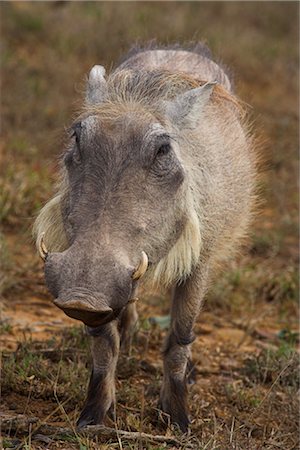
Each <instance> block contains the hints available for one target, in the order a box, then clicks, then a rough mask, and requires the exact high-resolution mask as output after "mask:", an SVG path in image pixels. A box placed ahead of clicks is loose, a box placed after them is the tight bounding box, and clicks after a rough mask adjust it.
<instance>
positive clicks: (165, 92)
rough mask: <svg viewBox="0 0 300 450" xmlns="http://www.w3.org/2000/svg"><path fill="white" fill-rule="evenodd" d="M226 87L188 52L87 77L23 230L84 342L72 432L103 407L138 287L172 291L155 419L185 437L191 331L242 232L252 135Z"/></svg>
mask: <svg viewBox="0 0 300 450" xmlns="http://www.w3.org/2000/svg"><path fill="white" fill-rule="evenodd" d="M243 117H244V115H243V112H242V107H241V104H240V102H239V101H238V100H237V99H236V97H235V96H234V94H233V92H232V88H231V82H230V80H229V78H228V76H227V75H226V73H225V72H224V70H223V69H222V68H221V67H219V65H217V64H216V63H215V62H213V61H212V59H211V57H210V56H209V55H208V54H207V51H206V50H205V49H204V47H203V46H202V45H197V46H196V47H195V48H194V49H191V50H184V49H180V48H178V47H176V48H175V49H174V48H173V49H170V48H168V49H163V48H152V49H150V48H148V49H144V50H143V49H139V50H136V51H133V52H131V54H129V56H127V58H125V59H124V60H123V62H122V63H121V64H120V65H119V66H118V67H117V68H116V69H115V70H113V71H112V73H111V74H110V75H109V76H107V77H106V76H105V69H104V68H103V67H102V66H95V67H93V68H92V70H91V71H90V74H89V77H88V81H87V90H86V100H85V102H84V107H83V110H82V113H81V114H80V116H79V117H78V119H77V120H76V121H75V123H73V125H72V126H71V135H70V137H69V144H68V146H67V149H66V150H65V152H64V155H63V164H62V165H63V167H62V175H61V183H60V188H59V190H58V193H57V195H56V196H55V197H54V198H53V199H52V200H50V201H49V202H48V203H47V204H46V206H45V207H44V208H43V209H42V211H41V212H40V215H39V216H38V218H37V220H36V223H35V235H36V238H37V246H38V249H39V251H40V254H41V256H42V258H43V259H44V260H45V278H46V283H47V285H48V288H49V290H50V291H51V293H52V294H53V296H54V303H55V304H56V305H57V306H58V307H59V308H61V309H62V310H63V311H64V312H65V313H66V314H67V315H68V316H70V317H73V318H75V319H78V320H81V321H82V322H84V323H85V324H86V326H87V330H88V333H89V334H90V335H91V336H92V346H91V347H92V358H93V369H92V374H91V378H90V384H89V389H88V395H87V400H86V403H85V405H84V408H83V411H82V413H81V415H80V418H79V420H78V426H79V427H83V426H85V425H87V424H100V423H102V422H103V420H104V418H105V416H106V414H107V413H112V412H113V410H114V405H115V382H114V378H115V369H116V364H117V358H118V353H119V347H120V342H122V340H124V341H126V340H127V339H128V337H129V336H130V330H132V329H133V327H134V326H135V324H136V321H137V312H136V305H135V302H134V298H135V295H136V289H137V287H138V285H139V284H140V282H143V283H146V284H147V285H151V284H152V285H153V284H154V285H161V286H163V287H165V288H166V287H167V288H172V292H173V300H172V306H171V325H170V330H169V333H168V337H167V339H166V342H165V346H164V350H163V361H164V376H163V382H162V387H161V393H160V405H161V408H162V410H163V411H164V412H165V413H167V414H169V415H170V418H171V421H172V422H173V423H176V424H178V425H179V426H180V428H181V430H182V431H186V430H187V428H188V424H189V416H188V406H187V380H186V378H187V366H188V364H189V358H190V351H191V344H192V342H193V341H194V334H193V326H194V323H195V320H196V318H197V315H198V313H199V310H200V306H201V302H202V299H203V297H204V295H205V293H206V291H207V288H208V285H209V282H210V281H211V279H212V275H213V274H214V272H215V269H216V268H217V267H218V266H219V265H220V263H221V262H222V261H223V260H225V259H226V258H228V257H229V256H232V254H233V251H234V250H235V249H236V248H237V244H238V243H239V242H240V241H241V238H243V237H244V236H245V234H246V231H247V227H248V224H249V221H250V219H251V215H252V211H253V206H254V203H255V193H254V190H255V172H256V169H255V167H256V161H255V152H254V149H253V148H254V146H253V140H252V139H251V137H250V133H249V129H247V125H246V123H245V121H244V119H243Z"/></svg>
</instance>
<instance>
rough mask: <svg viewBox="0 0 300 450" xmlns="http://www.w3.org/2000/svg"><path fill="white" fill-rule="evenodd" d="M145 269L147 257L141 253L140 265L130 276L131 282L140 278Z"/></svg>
mask: <svg viewBox="0 0 300 450" xmlns="http://www.w3.org/2000/svg"><path fill="white" fill-rule="evenodd" d="M147 267H148V256H147V255H146V253H145V252H142V257H141V260H140V263H139V265H138V266H137V268H136V269H135V271H134V273H133V274H132V278H133V280H138V279H139V278H141V277H142V276H143V275H144V274H145V272H146V270H147Z"/></svg>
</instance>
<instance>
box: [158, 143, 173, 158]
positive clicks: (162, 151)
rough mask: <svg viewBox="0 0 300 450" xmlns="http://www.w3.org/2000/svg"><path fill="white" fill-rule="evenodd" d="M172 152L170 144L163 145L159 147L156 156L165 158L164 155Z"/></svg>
mask: <svg viewBox="0 0 300 450" xmlns="http://www.w3.org/2000/svg"><path fill="white" fill-rule="evenodd" d="M170 150H171V145H170V144H163V145H161V146H160V147H159V149H158V151H157V154H156V156H163V155H167V154H168V153H169V152H170Z"/></svg>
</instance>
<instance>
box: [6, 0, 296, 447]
mask: <svg viewBox="0 0 300 450" xmlns="http://www.w3.org/2000/svg"><path fill="white" fill-rule="evenodd" d="M0 7H1V13H2V31H1V33H2V40H3V47H2V51H1V62H2V67H3V69H2V73H1V78H2V83H3V89H2V93H1V96H2V98H1V125H2V144H1V148H0V151H1V153H0V167H1V168H0V175H1V178H0V218H1V222H2V230H1V236H0V247H1V250H0V270H1V274H0V293H1V294H2V300H3V302H2V306H1V311H0V313H1V315H0V338H1V344H2V346H3V351H2V361H1V368H2V369H1V407H0V413H1V414H6V415H7V416H16V415H17V414H23V415H25V419H26V420H27V422H26V426H25V428H24V427H23V428H20V427H19V429H18V428H16V427H15V428H13V427H11V429H10V430H9V429H5V430H4V428H3V427H2V434H1V437H0V442H1V445H0V446H2V447H3V448H15V449H21V448H24V449H46V448H49V449H54V448H61V449H75V448H78V449H81V450H83V449H90V448H91V449H92V448H101V449H102V448H103V449H106V448H107V449H108V448H109V449H113V448H116V449H121V448H123V449H144V448H145V449H147V450H150V449H154V448H156V449H160V448H161V449H162V448H172V445H171V444H170V445H169V444H168V445H164V444H153V443H150V442H145V441H143V442H142V441H141V440H140V439H138V440H136V441H132V440H131V441H129V440H128V441H127V440H126V438H123V437H122V438H119V439H117V438H114V439H110V440H107V439H105V438H99V437H98V438H95V439H91V438H90V437H84V436H78V435H77V434H76V433H75V434H74V433H73V434H72V433H71V434H64V435H61V434H60V435H56V436H52V439H50V440H49V436H46V435H43V434H42V433H41V432H39V431H38V429H37V426H38V425H39V423H35V422H34V421H33V422H32V423H31V424H30V423H29V421H30V420H31V419H33V418H34V417H38V418H39V419H40V420H41V421H43V422H44V423H46V424H47V425H48V426H54V425H61V426H64V427H68V428H69V429H70V430H72V429H73V428H74V424H75V422H76V418H77V417H78V414H79V410H80V407H81V406H82V403H83V400H84V392H85V390H86V385H87V382H88V376H89V375H88V373H89V369H88V364H89V363H88V361H89V358H88V354H89V353H88V351H87V346H88V344H87V341H86V337H85V336H84V334H83V331H82V329H81V328H77V327H75V328H71V329H70V328H67V329H66V331H65V332H62V331H60V332H57V331H52V332H51V330H57V328H51V327H50V329H49V330H48V331H47V327H48V325H47V324H46V325H44V328H43V333H40V334H39V332H35V331H34V326H35V327H37V328H38V326H37V325H34V326H33V325H32V326H31V324H30V321H29V322H28V317H29V315H28V316H27V315H26V314H27V312H28V311H31V312H32V311H33V310H34V308H35V309H37V308H38V313H39V314H40V316H41V319H40V320H44V323H48V322H47V321H49V320H50V319H49V317H51V320H53V317H52V316H51V314H54V315H55V314H56V312H55V310H54V309H49V311H48V308H50V307H49V306H48V304H49V303H50V297H49V295H48V294H47V292H46V290H45V287H44V282H43V275H42V268H41V266H40V265H39V264H38V260H37V259H35V256H34V253H35V250H34V247H33V245H31V243H30V231H29V230H30V226H31V224H32V222H33V217H34V216H35V214H36V213H37V211H38V209H39V208H40V206H41V205H42V204H43V203H44V202H45V201H46V200H47V199H48V198H49V197H50V195H51V194H52V193H53V189H54V184H55V179H56V172H57V163H58V155H59V154H60V152H61V149H62V147H63V139H64V136H63V130H64V127H65V126H68V125H69V124H70V122H71V118H72V114H75V112H76V110H79V105H80V99H81V91H82V87H83V84H84V83H83V82H84V77H85V75H86V73H87V72H88V70H89V69H90V67H92V66H93V65H94V64H96V63H98V64H103V65H105V66H106V67H107V68H109V67H110V66H111V64H112V63H115V62H116V61H117V60H118V58H119V56H120V55H121V54H122V53H123V52H124V51H126V50H128V48H129V47H130V46H131V45H132V44H133V43H134V42H135V41H136V40H139V41H141V42H143V41H145V40H149V39H152V38H156V39H157V40H158V41H159V42H162V43H168V42H172V41H190V40H192V39H199V38H203V37H204V38H205V39H206V40H207V42H208V44H209V45H210V47H211V48H212V51H213V53H215V54H216V55H219V56H221V58H222V60H223V62H224V63H226V65H228V66H229V67H232V68H233V70H234V75H235V76H234V78H235V84H236V88H237V92H238V94H239V95H240V96H241V98H242V99H243V100H244V101H245V102H246V103H249V104H251V105H252V107H253V113H252V116H253V119H254V127H255V128H256V129H257V130H258V134H259V136H260V140H261V141H262V142H263V145H262V149H263V158H264V159H265V160H266V164H265V168H266V171H265V174H264V176H263V177H262V180H261V184H260V191H261V197H262V199H263V206H262V210H261V214H260V216H259V217H258V218H257V220H256V223H255V225H254V228H253V235H252V237H251V241H250V243H249V247H248V249H246V250H245V252H244V254H243V256H241V257H240V258H239V261H238V262H232V264H231V265H230V266H229V267H228V268H227V271H226V273H225V274H224V276H223V277H220V278H219V279H218V280H217V281H216V283H215V285H214V286H213V288H212V290H211V292H210V294H209V295H208V298H207V302H206V305H205V307H204V310H203V313H202V314H201V317H200V318H199V321H198V323H197V327H196V333H197V335H198V339H197V340H196V342H195V344H194V359H195V363H196V371H197V382H196V384H194V385H192V386H190V403H191V415H192V417H193V423H192V426H191V435H190V436H189V437H188V439H187V440H186V441H185V442H182V445H181V448H182V449H183V448H188V447H187V446H188V445H190V446H192V447H193V448H195V449H220V450H224V449H243V450H245V449H249V450H250V449H251V450H253V449H270V450H271V449H280V448H281V449H284V450H291V449H295V448H298V446H299V439H298V436H299V435H298V419H299V410H298V400H297V390H298V389H299V372H298V359H299V358H298V345H299V333H298V295H299V290H298V246H297V242H298V193H297V175H298V154H297V147H298V139H297V137H298V135H299V128H298V102H297V98H298V96H299V84H298V67H299V65H298V63H299V61H298V22H297V15H298V9H299V5H298V4H297V3H296V2H260V3H256V2H254V3H253V2H207V3H206V2H182V3H169V2H160V3H152V2H139V3H137V2H101V3H100V2H35V3H33V2H32V3H31V2H6V3H5V2H2V3H1V5H0ZM139 306H140V315H141V318H142V320H141V326H140V330H139V334H138V336H137V338H136V340H135V343H134V346H133V347H132V350H131V353H130V356H125V355H122V356H121V358H120V363H119V367H118V380H117V388H118V389H117V392H118V394H117V395H118V406H117V427H118V428H119V429H123V430H127V431H138V432H145V433H151V434H164V433H165V432H166V430H165V428H164V426H163V423H162V420H161V418H160V416H159V412H158V410H157V400H158V394H159V387H160V382H161V376H162V365H161V357H160V349H161V342H162V339H163V336H164V334H165V332H166V331H165V330H161V329H160V328H159V327H157V326H155V325H153V324H151V323H150V322H149V321H148V320H147V318H149V316H155V315H165V314H167V313H168V301H167V299H166V298H161V297H159V296H151V297H149V298H145V299H144V301H143V302H141V304H140V305H139ZM20 311H21V312H20ZM47 311H48V315H46V312H47ZM22 314H23V315H24V317H25V319H24V321H25V322H26V320H27V322H26V325H22V322H20V323H21V324H20V323H18V320H21V319H22V317H23V316H22ZM42 334H43V336H46V337H47V339H44V340H43V341H40V340H39V337H40V336H41V335H42ZM49 339H50V340H49ZM16 340H17V341H18V342H19V344H18V347H17V348H16V346H15V342H16ZM11 342H12V344H11V350H10V351H9V348H10V343H11ZM109 425H110V426H113V425H112V424H111V423H110V424H109ZM167 433H168V434H171V433H174V434H175V436H176V438H177V439H179V440H181V437H180V435H179V434H178V433H177V431H176V430H173V431H170V430H168V431H167Z"/></svg>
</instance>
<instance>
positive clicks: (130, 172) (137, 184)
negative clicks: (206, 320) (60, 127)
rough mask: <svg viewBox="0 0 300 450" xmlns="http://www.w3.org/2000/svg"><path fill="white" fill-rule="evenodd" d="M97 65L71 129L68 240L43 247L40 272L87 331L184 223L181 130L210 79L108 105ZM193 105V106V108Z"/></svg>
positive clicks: (115, 309)
mask: <svg viewBox="0 0 300 450" xmlns="http://www.w3.org/2000/svg"><path fill="white" fill-rule="evenodd" d="M104 75H105V71H104V69H103V68H102V67H101V66H95V67H94V68H93V69H92V70H91V73H90V75H89V81H88V87H87V105H88V108H87V111H86V113H85V114H83V115H82V117H81V118H80V120H78V121H76V123H74V124H73V126H72V127H71V130H72V134H71V140H70V144H69V147H68V149H67V151H66V153H65V155H64V166H65V172H66V189H65V192H64V193H63V195H61V198H60V209H61V216H62V222H63V226H64V231H65V234H66V237H67V242H68V246H67V248H66V249H64V251H59V252H51V248H50V251H49V252H48V250H47V248H46V244H47V234H46V235H45V241H44V240H43V236H42V234H41V233H40V237H39V244H38V246H39V249H40V253H41V256H42V257H43V258H44V259H45V277H46V282H47V285H48V287H49V290H50V291H51V293H52V294H53V296H54V297H55V300H54V303H55V304H56V305H57V306H58V307H59V308H61V309H62V310H63V311H64V312H65V313H66V314H67V315H68V316H70V317H73V318H75V319H79V320H81V321H83V322H84V323H85V324H87V325H89V326H92V327H95V326H99V325H102V324H104V323H107V322H109V321H110V320H112V319H114V318H116V317H117V316H118V315H119V314H120V312H121V311H122V310H123V308H124V307H125V306H126V305H127V304H128V302H130V301H131V299H132V298H133V296H134V290H135V287H136V284H137V281H138V279H139V278H140V277H141V276H142V275H144V273H145V272H146V270H147V266H148V264H149V270H150V271H151V268H153V267H157V264H159V262H160V261H161V260H162V259H163V258H164V257H166V255H167V254H168V253H169V251H170V249H171V248H172V247H173V246H174V245H175V243H176V242H177V241H178V239H179V237H180V235H181V234H182V233H183V230H184V229H185V227H186V224H187V222H188V220H189V214H190V210H189V206H188V205H187V203H188V202H189V201H188V195H187V194H188V192H187V191H188V189H189V186H188V183H187V182H186V178H187V176H188V175H187V172H186V170H185V168H184V167H183V165H182V162H181V157H180V152H181V147H180V138H179V134H180V133H179V131H180V129H181V128H182V127H186V126H187V123H188V127H190V128H193V122H194V120H195V119H194V117H196V116H197V117H198V116H199V109H201V108H203V106H204V105H205V103H206V102H207V101H208V99H209V96H210V93H211V91H212V87H213V83H209V84H206V85H205V86H202V87H199V88H195V89H192V90H190V91H188V92H186V93H183V94H181V95H179V96H178V97H177V98H175V99H172V100H169V101H165V102H163V103H162V104H161V105H160V113H159V114H158V113H157V111H156V113H154V112H153V108H152V109H151V108H148V109H147V108H146V107H145V104H144V105H141V104H138V103H134V102H132V103H126V105H125V106H124V104H118V105H116V104H114V103H113V102H111V101H109V90H108V87H107V82H106V80H105V78H104ZM196 110H197V111H196Z"/></svg>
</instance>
